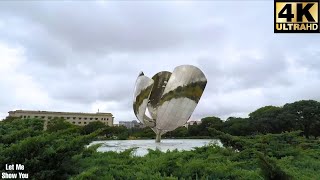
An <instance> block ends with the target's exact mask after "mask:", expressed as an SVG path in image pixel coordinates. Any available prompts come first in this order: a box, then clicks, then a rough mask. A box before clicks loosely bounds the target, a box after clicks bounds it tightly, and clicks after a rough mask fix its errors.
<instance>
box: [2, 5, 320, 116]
mask: <svg viewBox="0 0 320 180" xmlns="http://www.w3.org/2000/svg"><path fill="white" fill-rule="evenodd" d="M179 3H180V4H179ZM238 7H239V8H238ZM272 8H273V4H272V3H270V2H266V3H264V2H259V3H252V2H249V4H248V3H247V2H240V3H239V4H236V3H235V2H232V3H231V2H216V1H212V2H200V3H198V2H187V3H184V2H174V3H171V2H170V3H169V2H166V3H160V2H148V3H146V2H134V3H130V2H128V1H120V2H106V4H99V3H96V2H84V1H83V2H80V1H79V2H58V1H50V2H37V1H32V2H26V3H24V2H19V3H17V2H9V1H6V2H0V24H1V25H0V43H5V44H7V45H10V46H11V45H12V46H22V47H23V48H24V50H25V52H24V56H25V58H26V61H24V62H23V63H22V64H21V65H20V66H19V67H18V68H17V69H15V70H14V71H12V72H11V75H13V74H19V76H26V77H30V78H31V80H32V81H33V83H34V84H36V87H35V88H38V89H40V90H39V92H42V93H43V94H44V95H43V96H48V97H47V99H46V101H48V102H46V103H43V101H41V99H37V100H35V101H34V102H32V103H30V104H28V102H26V101H27V100H28V99H23V98H22V99H19V98H13V99H12V98H10V99H9V98H6V97H11V96H12V97H18V96H17V94H15V91H14V90H15V89H16V88H17V87H19V86H14V84H15V81H12V82H11V83H9V84H10V86H8V84H6V83H5V82H7V81H3V80H2V82H1V78H0V90H2V94H5V95H6V97H2V98H1V103H2V104H1V105H2V106H3V107H6V108H8V109H9V110H10V109H12V108H19V107H21V108H35V109H46V110H58V111H63V110H65V111H89V109H90V108H93V106H94V105H95V104H96V103H97V102H99V103H102V104H107V105H105V109H104V110H105V111H112V112H113V114H114V115H115V117H116V119H118V120H131V119H134V114H133V113H132V91H133V87H134V83H135V80H136V77H137V75H138V73H139V72H140V71H144V72H145V74H146V75H147V76H149V77H152V76H153V75H154V74H155V73H157V72H159V71H162V70H167V71H172V70H173V68H174V67H175V66H178V65H181V64H192V65H195V66H199V67H200V68H201V69H202V70H203V71H204V73H205V74H206V76H207V79H208V84H207V87H206V90H205V92H204V94H203V98H202V99H201V101H200V103H199V105H198V107H197V108H196V110H195V112H194V116H193V118H195V119H197V118H201V117H204V116H209V115H216V116H220V117H223V118H225V117H228V116H238V115H239V116H246V115H247V113H249V112H250V111H253V110H255V109H256V108H258V107H260V106H264V105H270V104H275V105H281V104H283V103H286V102H291V101H294V100H299V99H303V98H314V99H318V100H319V98H320V97H319V96H318V94H319V93H318V89H319V87H320V86H319V76H318V73H319V70H320V66H319V63H318V59H319V57H320V56H319V53H317V52H316V51H315V50H314V49H318V47H319V42H320V41H319V40H320V39H319V37H318V36H317V37H315V36H308V35H299V36H297V35H279V34H277V35H275V34H274V33H273V26H272V25H273V24H272V20H273V18H272V17H271V16H269V12H271V11H272ZM258 13H259V14H265V15H261V17H260V16H259V19H257V18H251V19H250V17H257V16H256V14H258ZM239 14H241V16H240V15H239ZM248 19H250V21H248ZM231 21H232V22H234V23H229V22H231ZM254 22H256V23H254ZM264 22H265V23H264ZM249 25H250V28H249ZM230 47H231V49H234V51H235V54H232V53H231V54H230V53H229V51H228V50H229V49H230ZM309 47H313V49H312V50H308V48H309ZM251 50H257V51H258V52H259V54H260V56H261V57H256V56H255V55H254V53H251V52H250V51H251ZM231 52H232V51H231ZM309 52H312V53H309ZM239 54H240V55H239ZM288 55H289V56H290V55H294V58H293V59H290V58H289V59H288ZM233 58H236V59H237V60H236V61H234V60H233ZM292 61H293V62H292ZM305 71H306V72H305ZM299 73H301V74H299ZM8 77H10V74H8ZM30 89H31V88H30ZM26 94H27V92H26ZM21 96H26V95H25V94H22V95H21ZM97 106H100V105H97ZM101 106H102V105H101ZM94 108H95V107H94ZM0 110H1V113H3V112H5V111H7V110H5V109H3V108H2V109H0ZM94 111H95V109H94ZM5 113H6V112H5Z"/></svg>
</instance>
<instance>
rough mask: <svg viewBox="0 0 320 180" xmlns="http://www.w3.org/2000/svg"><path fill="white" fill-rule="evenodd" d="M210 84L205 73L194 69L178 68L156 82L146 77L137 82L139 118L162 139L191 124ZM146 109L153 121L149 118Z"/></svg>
mask: <svg viewBox="0 0 320 180" xmlns="http://www.w3.org/2000/svg"><path fill="white" fill-rule="evenodd" d="M206 84H207V79H206V77H205V75H204V74H203V72H202V71H201V70H200V69H199V68H197V67H195V66H191V65H182V66H178V67H176V68H175V69H174V71H173V73H172V74H171V73H170V72H167V71H162V72H159V73H157V74H156V75H154V76H153V77H152V79H150V78H148V77H146V76H144V74H143V73H142V74H140V75H139V76H138V78H137V81H136V86H135V91H134V103H133V109H134V112H135V115H136V117H137V118H138V120H139V121H141V122H142V123H144V124H146V125H147V126H149V127H151V128H152V129H153V131H154V132H155V133H156V134H157V137H158V136H159V138H160V136H161V135H162V134H164V133H166V132H168V131H172V130H174V129H176V128H177V127H179V126H183V125H184V124H185V123H186V122H187V121H188V119H189V118H190V116H191V115H192V113H193V111H194V109H195V108H196V106H197V104H198V102H199V100H200V98H201V95H202V93H203V91H204V89H205V86H206ZM146 108H148V111H149V113H150V115H151V118H149V117H148V116H146V115H145V113H146ZM158 141H160V139H159V140H158Z"/></svg>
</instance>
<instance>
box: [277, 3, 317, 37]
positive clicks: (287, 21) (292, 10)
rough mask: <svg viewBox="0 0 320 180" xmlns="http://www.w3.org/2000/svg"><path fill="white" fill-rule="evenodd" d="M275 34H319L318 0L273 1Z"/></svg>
mask: <svg viewBox="0 0 320 180" xmlns="http://www.w3.org/2000/svg"><path fill="white" fill-rule="evenodd" d="M274 32H275V33H319V32H320V31H319V0H305V1H303V0H291V1H288V0H275V2H274Z"/></svg>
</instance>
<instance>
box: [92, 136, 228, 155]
mask: <svg viewBox="0 0 320 180" xmlns="http://www.w3.org/2000/svg"><path fill="white" fill-rule="evenodd" d="M95 144H101V146H100V147H99V148H98V149H97V151H99V152H106V151H115V152H122V151H124V150H126V149H130V148H136V149H135V150H134V151H133V155H134V156H144V155H146V154H147V153H148V149H152V150H156V149H159V150H160V151H162V152H166V151H167V150H170V151H172V150H175V149H177V150H178V151H183V150H184V151H190V150H192V149H194V148H195V147H202V146H205V145H210V144H216V145H218V146H221V147H222V144H221V142H220V140H217V139H162V140H161V142H160V143H156V142H155V140H154V139H148V140H106V141H93V142H92V143H90V144H89V146H91V145H95Z"/></svg>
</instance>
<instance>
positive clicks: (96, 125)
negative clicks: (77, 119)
mask: <svg viewBox="0 0 320 180" xmlns="http://www.w3.org/2000/svg"><path fill="white" fill-rule="evenodd" d="M106 127H107V126H106V125H105V124H104V123H103V122H100V121H94V122H90V123H89V124H87V125H85V126H84V127H83V128H82V132H83V134H90V133H93V132H94V131H96V130H98V129H104V128H106Z"/></svg>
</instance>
